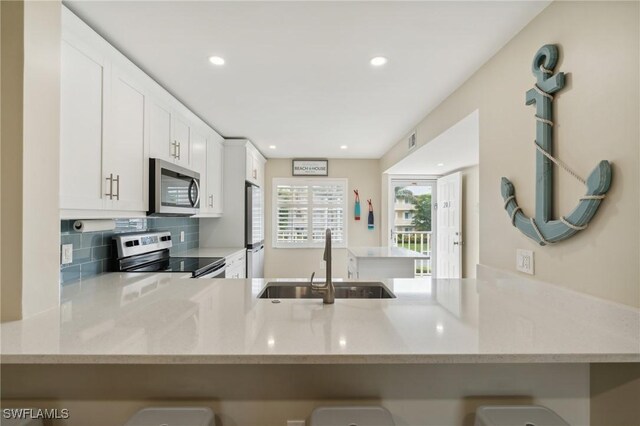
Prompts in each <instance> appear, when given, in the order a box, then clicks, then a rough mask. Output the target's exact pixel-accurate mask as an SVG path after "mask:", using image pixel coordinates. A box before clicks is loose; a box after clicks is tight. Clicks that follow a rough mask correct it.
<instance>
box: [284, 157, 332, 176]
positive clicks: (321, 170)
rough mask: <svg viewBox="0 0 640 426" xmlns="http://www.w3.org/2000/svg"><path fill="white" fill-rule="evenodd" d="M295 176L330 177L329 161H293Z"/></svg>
mask: <svg viewBox="0 0 640 426" xmlns="http://www.w3.org/2000/svg"><path fill="white" fill-rule="evenodd" d="M292 174H293V176H328V175H329V160H293V162H292Z"/></svg>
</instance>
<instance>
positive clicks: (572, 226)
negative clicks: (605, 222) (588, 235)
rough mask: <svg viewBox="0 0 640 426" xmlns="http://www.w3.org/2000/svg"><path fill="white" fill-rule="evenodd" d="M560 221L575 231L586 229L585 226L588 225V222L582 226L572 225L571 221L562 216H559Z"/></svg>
mask: <svg viewBox="0 0 640 426" xmlns="http://www.w3.org/2000/svg"><path fill="white" fill-rule="evenodd" d="M560 222H562V223H564V224H565V225H567V226H568V227H569V228H571V229H574V230H576V231H582V230H583V229H587V226H589V224H588V223H587V224H585V225H582V226H578V225H574V224H573V223H571V222H569V221H568V220H567V219H566V218H565V217H564V216H560Z"/></svg>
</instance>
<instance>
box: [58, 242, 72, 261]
mask: <svg viewBox="0 0 640 426" xmlns="http://www.w3.org/2000/svg"><path fill="white" fill-rule="evenodd" d="M72 262H73V244H63V245H62V250H61V253H60V263H61V264H62V265H68V264H69V263H72Z"/></svg>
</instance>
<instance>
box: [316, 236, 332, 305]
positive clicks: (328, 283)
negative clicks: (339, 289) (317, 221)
mask: <svg viewBox="0 0 640 426" xmlns="http://www.w3.org/2000/svg"><path fill="white" fill-rule="evenodd" d="M323 259H324V261H325V262H326V265H327V272H326V274H325V275H326V277H327V278H326V280H325V283H324V284H314V283H313V277H314V276H315V274H316V273H315V272H314V273H313V274H311V289H312V290H313V291H315V292H317V293H321V294H322V303H325V304H327V305H330V304H333V302H334V301H335V296H336V288H335V287H334V286H333V281H332V280H331V229H329V228H327V231H326V232H325V240H324V256H323Z"/></svg>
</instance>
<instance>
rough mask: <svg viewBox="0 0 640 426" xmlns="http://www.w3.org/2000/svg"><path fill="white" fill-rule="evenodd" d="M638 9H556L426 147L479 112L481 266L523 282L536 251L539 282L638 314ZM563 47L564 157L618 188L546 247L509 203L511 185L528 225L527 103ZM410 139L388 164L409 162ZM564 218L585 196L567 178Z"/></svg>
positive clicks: (489, 72) (453, 110)
mask: <svg viewBox="0 0 640 426" xmlns="http://www.w3.org/2000/svg"><path fill="white" fill-rule="evenodd" d="M639 8H640V4H639V3H638V2H553V3H552V4H551V5H550V6H549V7H547V8H546V9H545V10H544V11H543V12H542V13H540V15H538V16H537V17H536V18H535V19H534V20H533V21H531V23H530V24H529V25H527V26H526V27H525V28H524V29H523V30H522V31H521V32H520V33H519V34H518V35H517V36H516V37H514V38H513V39H512V40H511V41H510V42H509V43H508V44H507V45H506V46H505V47H504V48H503V49H502V50H500V52H498V53H497V54H496V55H495V56H494V57H493V58H491V59H490V60H489V61H488V62H487V63H486V64H485V65H484V66H483V67H482V68H480V70H478V71H477V72H476V73H475V74H474V75H473V76H472V77H471V78H470V79H469V80H467V81H466V82H465V83H464V84H463V85H462V86H461V87H460V88H459V89H458V90H456V91H455V92H454V93H453V94H452V95H451V96H449V98H447V99H446V100H445V101H444V102H443V103H441V104H440V105H439V106H438V107H437V108H436V109H434V110H433V111H432V112H431V113H430V114H429V115H428V116H427V117H425V118H424V120H423V121H421V122H420V123H418V124H417V137H418V145H419V146H422V145H424V144H426V143H428V142H429V141H431V140H433V139H434V138H435V137H436V136H437V135H439V134H440V133H442V132H443V131H445V130H446V129H448V128H449V127H451V126H452V125H454V124H455V123H457V122H458V121H459V120H461V119H462V118H464V117H466V116H467V115H469V114H470V113H471V112H472V111H474V110H476V109H479V111H480V169H479V179H480V191H479V196H480V262H481V263H482V264H486V265H488V266H492V267H496V268H500V269H504V270H507V271H515V252H516V249H517V248H524V249H531V250H534V252H535V267H536V268H535V269H536V278H538V279H540V280H542V281H546V282H550V283H554V284H558V285H562V286H565V287H568V288H571V289H574V290H578V291H582V292H585V293H588V294H592V295H594V296H598V297H602V298H605V299H609V300H613V301H616V302H620V303H625V304H628V305H632V306H640V285H639V283H640V270H639V268H638V259H639V258H640V220H639V219H638V218H639V217H640V203H639V197H638V194H639V193H640V189H639V187H640V185H639V183H640V152H639V146H640V142H639V140H640V69H639V63H640V29H639V27H640V24H639V20H638V14H639ZM547 43H555V44H557V45H559V47H560V60H559V63H558V65H557V67H556V70H557V71H563V72H565V73H568V76H567V85H566V87H565V88H564V89H563V90H562V91H561V92H560V93H559V94H558V95H556V96H555V103H554V113H555V121H556V126H554V133H555V135H554V144H555V154H556V155H557V156H558V157H559V158H561V159H562V160H563V161H564V162H566V163H568V164H569V165H571V166H572V167H573V168H574V169H576V170H577V171H578V172H579V173H580V174H582V175H587V174H588V173H589V172H590V171H591V169H593V168H594V167H595V166H596V164H597V163H598V162H599V161H600V160H603V159H607V160H609V161H611V162H612V164H613V183H612V187H611V190H610V191H609V193H608V194H607V198H606V199H605V201H604V202H603V204H602V206H601V207H600V209H599V211H598V214H597V215H596V216H595V218H594V220H593V221H592V222H591V223H590V225H589V229H587V230H586V231H584V232H581V233H579V234H578V235H576V236H574V237H573V238H571V239H569V240H566V241H563V242H561V243H559V244H557V245H553V246H547V247H540V246H538V245H536V244H535V243H534V242H533V241H531V240H530V239H528V238H527V237H525V236H524V235H523V234H522V233H520V232H519V231H518V230H516V229H514V228H513V227H512V226H511V223H510V221H509V217H508V216H507V214H506V213H505V211H504V209H503V201H502V198H501V196H500V178H501V177H502V176H506V177H508V178H509V179H510V180H511V181H512V182H513V183H514V185H515V187H516V190H517V196H518V202H519V204H520V205H521V206H522V208H523V209H524V212H525V213H526V214H528V215H530V216H531V215H532V214H533V210H534V208H535V200H534V194H535V150H534V147H533V139H534V137H535V125H536V124H535V118H534V114H535V110H534V108H533V107H531V106H526V105H525V104H524V98H525V92H526V91H527V90H529V89H530V88H531V87H532V86H533V83H534V82H535V78H534V77H533V75H532V74H531V70H530V67H531V61H532V60H533V56H534V54H535V53H536V51H537V50H538V49H539V48H540V47H541V46H542V45H544V44H547ZM406 154H407V153H406V143H405V138H402V139H401V140H400V141H399V142H398V143H397V144H396V145H395V146H394V147H393V148H391V150H389V152H387V153H386V154H385V156H384V157H383V158H382V159H381V169H382V170H387V169H388V168H389V167H390V166H392V165H393V164H395V163H397V162H398V161H399V160H400V159H402V158H403V157H404V156H406ZM555 170H556V171H555V172H554V175H555V185H554V191H555V202H556V205H557V206H556V212H557V213H558V214H559V213H566V212H568V211H570V210H571V209H573V207H574V206H575V205H576V203H577V202H578V198H579V197H580V196H581V195H583V194H584V186H582V185H581V184H579V183H578V182H577V181H575V179H574V178H573V177H571V176H568V175H567V174H566V173H565V172H563V171H559V170H558V169H557V168H556V169H555Z"/></svg>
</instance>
